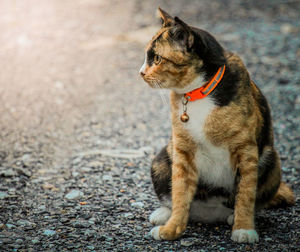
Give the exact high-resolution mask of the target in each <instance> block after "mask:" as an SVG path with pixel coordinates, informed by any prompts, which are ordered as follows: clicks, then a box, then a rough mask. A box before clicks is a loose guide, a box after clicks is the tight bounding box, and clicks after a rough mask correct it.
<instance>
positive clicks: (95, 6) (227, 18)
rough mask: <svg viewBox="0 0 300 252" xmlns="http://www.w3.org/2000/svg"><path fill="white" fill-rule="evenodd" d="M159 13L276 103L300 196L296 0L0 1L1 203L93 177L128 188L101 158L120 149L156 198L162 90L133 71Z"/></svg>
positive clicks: (281, 139) (165, 129)
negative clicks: (239, 66) (225, 53)
mask: <svg viewBox="0 0 300 252" xmlns="http://www.w3.org/2000/svg"><path fill="white" fill-rule="evenodd" d="M158 6H161V8H163V9H165V10H166V11H167V12H169V13H170V14H171V15H174V16H176V15H177V16H179V17H180V18H182V19H183V20H184V21H186V22H187V23H188V24H190V25H193V26H197V27H200V28H202V29H205V30H208V31H209V32H210V33H212V34H213V35H214V36H215V37H216V38H217V39H218V40H219V41H220V43H221V44H222V45H223V46H224V47H225V48H226V49H228V50H231V51H233V52H236V53H238V54H239V55H240V56H241V58H242V59H243V60H244V62H245V64H246V66H247V68H248V70H249V72H250V74H251V76H252V78H253V79H254V80H255V81H256V82H257V84H258V85H259V87H260V88H261V89H262V90H263V92H264V93H265V94H266V96H267V98H268V100H269V102H270V104H271V107H272V113H273V118H274V129H275V138H276V148H277V149H278V150H279V152H280V155H281V160H282V164H283V172H284V178H285V180H287V181H288V182H289V183H291V184H292V185H293V187H294V189H296V190H298V191H299V187H298V182H297V174H299V167H300V161H299V160H300V134H299V133H300V128H299V127H300V126H299V125H300V124H299V121H300V71H299V69H300V1H297V0H294V1H291V0H286V1H284V0H269V1H267V0H261V1H251V0H244V1H240V0H224V1H218V0H209V1H208V0H201V1H200V0H189V1H180V0H172V1H171V0H160V1H146V0H143V1H142V0H110V1H107V0H63V1H61V0H44V1H38V0H0V177H1V186H2V191H3V192H4V193H6V195H8V196H5V194H2V195H4V196H2V198H6V197H12V196H14V195H15V197H16V201H15V202H17V201H18V200H17V199H23V200H24V198H23V196H22V194H23V191H22V190H25V191H26V190H27V191H28V195H29V198H30V197H31V196H30V195H33V194H34V192H36V191H39V190H41V188H43V190H44V191H41V192H40V196H36V197H37V198H36V200H37V201H39V200H41V199H42V198H43V197H44V195H45V194H47V193H49V190H50V191H51V190H52V189H53V188H54V189H53V190H54V192H55V195H60V194H59V193H57V191H55V190H56V189H57V190H58V191H59V192H60V193H61V195H64V193H65V192H67V191H68V189H69V188H72V187H75V185H76V186H79V187H80V186H82V188H84V185H83V184H84V183H87V181H89V179H91V178H88V179H87V177H88V175H89V174H90V175H95V174H96V175H97V176H98V177H97V178H98V182H95V181H90V183H91V184H94V183H102V182H103V181H107V180H111V181H112V182H113V178H114V176H115V177H116V178H117V179H121V182H120V184H119V182H118V183H117V184H118V187H117V188H118V189H117V190H123V189H121V188H123V187H124V188H127V187H128V184H126V183H127V182H124V181H126V176H127V175H124V176H125V179H124V178H120V177H118V176H119V174H120V171H123V170H122V169H123V168H124V167H125V166H126V165H127V166H126V167H128V161H120V160H118V159H111V158H110V157H109V155H108V157H107V156H105V155H102V154H103V152H101V150H103V151H106V154H107V152H110V151H111V150H116V149H122V150H127V151H128V153H127V154H128V155H129V154H130V153H131V154H133V155H137V156H139V155H140V156H142V157H143V159H137V161H134V162H133V163H132V162H131V163H130V165H131V167H134V172H132V173H130V174H128V176H133V179H136V180H138V181H146V182H145V183H146V184H147V186H145V187H144V189H141V190H140V193H141V194H142V193H145V195H147V194H151V193H152V187H151V184H150V177H149V174H148V172H149V167H150V162H151V159H152V157H153V155H154V154H155V153H156V152H157V151H158V150H159V149H160V148H161V147H162V146H163V145H165V144H166V143H167V141H168V138H169V136H170V121H169V106H168V92H167V91H157V90H152V89H150V88H149V87H148V86H147V84H146V83H144V82H143V81H142V79H141V78H140V77H139V76H138V71H139V68H140V67H141V65H142V63H143V62H144V47H145V45H146V43H147V42H148V41H149V40H150V39H151V37H152V36H153V35H154V33H155V32H156V31H157V30H158V29H159V26H160V22H159V20H158V19H157V17H156V10H157V8H158ZM138 150H142V152H135V151H138ZM141 153H142V154H141ZM143 153H146V154H147V155H146V154H145V156H143V155H144V154H143ZM125 156H126V153H125ZM124 162H125V163H124ZM130 165H129V166H130ZM24 174H25V175H24ZM124 174H125V173H124ZM132 174H135V175H132ZM104 175H107V176H108V177H104ZM22 176H23V177H22ZM109 176H110V177H109ZM134 176H136V177H134ZM79 179H83V181H81V182H80V181H79ZM20 181H21V182H22V181H23V182H22V183H21V186H20ZM99 181H100V182H99ZM101 181H102V182H101ZM141 184H143V183H142V182H141ZM14 187H15V188H17V189H16V190H13V189H12V190H10V189H11V188H14ZM55 188H56V189H55ZM113 188H115V186H112V187H110V188H109V189H107V191H106V194H107V192H108V191H111V192H112V195H113V194H114V193H115V192H114V190H115V189H113ZM47 190H48V191H47ZM82 190H83V189H82ZM124 190H125V189H124ZM132 190H133V191H132V192H133V194H134V193H135V190H137V189H135V190H134V189H132ZM149 192H151V193H149ZM85 193H86V192H85ZM50 194H51V193H50ZM16 195H17V196H16ZM129 195H130V194H129ZM48 196H49V195H48ZM152 196H153V195H152ZM152 196H151V197H152ZM49 197H50V196H49ZM51 197H52V198H53V199H57V198H55V197H59V196H54V194H51ZM62 197H63V196H62ZM112 197H113V196H112ZM127 197H129V196H128V195H127ZM145 197H147V196H145ZM27 200H28V198H27ZM118 200H120V198H119V199H118ZM124 200H126V199H125V198H124ZM10 202H11V201H10ZM100 202H101V201H100ZM10 204H13V203H9V204H8V207H9V205H10ZM14 204H17V206H18V204H19V203H14ZM20 204H23V203H20ZM24 204H25V203H24ZM27 204H29V203H28V202H27ZM32 204H33V203H32ZM47 204H48V203H47ZM99 204H100V203H99ZM29 205H30V204H29ZM50 205H51V204H50ZM7 218H12V217H7Z"/></svg>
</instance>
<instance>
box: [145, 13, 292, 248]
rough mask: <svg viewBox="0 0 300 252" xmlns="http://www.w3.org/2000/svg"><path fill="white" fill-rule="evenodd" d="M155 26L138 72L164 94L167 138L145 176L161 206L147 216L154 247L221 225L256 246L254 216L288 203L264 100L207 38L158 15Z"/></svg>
mask: <svg viewBox="0 0 300 252" xmlns="http://www.w3.org/2000/svg"><path fill="white" fill-rule="evenodd" d="M158 12H159V15H160V18H161V20H162V27H161V29H160V30H159V31H158V32H157V34H156V35H155V36H154V37H153V38H152V40H151V41H150V42H149V44H148V45H147V46H146V50H145V51H146V57H145V62H144V64H143V66H142V67H141V69H140V75H141V76H142V78H143V79H144V80H145V81H146V82H147V83H148V84H149V86H150V87H153V88H158V87H159V88H164V89H169V90H170V91H171V94H170V103H171V113H172V134H171V135H172V136H171V139H170V141H169V143H168V144H167V146H166V147H164V148H163V149H162V150H161V151H160V153H159V154H158V155H157V156H156V157H155V158H154V160H153V162H152V167H151V177H152V182H153V185H154V189H155V192H156V194H157V196H158V198H159V200H160V202H161V204H162V207H160V208H158V209H157V210H155V211H154V212H153V213H152V214H151V216H150V222H151V223H152V224H154V225H156V227H154V228H153V229H152V230H151V235H152V237H153V238H154V239H156V240H161V239H163V240H174V239H177V238H179V237H180V236H181V235H182V234H183V232H184V231H185V230H186V226H187V223H188V221H189V220H191V221H202V222H206V223H212V222H219V221H224V222H228V224H230V225H232V234H231V239H232V240H233V241H235V242H246V243H254V242H258V241H259V236H258V233H257V232H256V230H255V212H256V210H258V209H261V208H271V207H276V206H290V205H293V204H294V201H295V199H294V194H293V191H292V190H291V189H290V188H289V187H288V186H287V185H286V184H285V183H284V182H282V181H281V168H280V159H279V156H278V154H277V152H276V150H275V149H274V139H273V129H272V118H271V115H270V108H269V105H268V103H267V100H266V98H265V97H264V95H263V94H262V93H261V91H260V89H259V88H258V87H257V86H256V85H255V83H254V82H253V81H252V80H251V78H250V76H249V73H248V71H247V69H246V67H245V66H244V64H243V62H242V60H241V59H240V58H239V57H238V56H237V55H236V54H234V53H232V52H229V51H226V50H224V49H223V48H222V46H221V45H220V44H219V43H218V42H217V41H216V39H215V38H214V37H213V36H212V35H211V34H209V33H208V32H206V31H204V30H201V29H198V28H195V27H192V26H189V25H188V24H186V23H185V22H183V21H182V20H181V19H179V18H178V17H175V18H173V17H172V16H170V15H169V14H168V13H167V12H165V11H164V10H162V9H160V8H159V10H158Z"/></svg>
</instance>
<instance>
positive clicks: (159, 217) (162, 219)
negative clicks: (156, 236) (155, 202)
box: [149, 207, 171, 226]
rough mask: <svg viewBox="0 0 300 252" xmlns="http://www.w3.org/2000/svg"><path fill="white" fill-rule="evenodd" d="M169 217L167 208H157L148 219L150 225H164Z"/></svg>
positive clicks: (169, 211) (169, 213)
mask: <svg viewBox="0 0 300 252" xmlns="http://www.w3.org/2000/svg"><path fill="white" fill-rule="evenodd" d="M170 216H171V210H170V209H169V208H168V207H160V208H157V209H156V210H155V211H154V212H153V213H152V214H151V215H150V217H149V221H150V223H151V224H153V225H155V226H157V225H164V224H165V223H166V222H167V221H168V219H169V218H170Z"/></svg>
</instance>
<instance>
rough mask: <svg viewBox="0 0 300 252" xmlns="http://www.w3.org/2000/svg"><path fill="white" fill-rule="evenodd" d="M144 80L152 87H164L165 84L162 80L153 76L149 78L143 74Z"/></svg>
mask: <svg viewBox="0 0 300 252" xmlns="http://www.w3.org/2000/svg"><path fill="white" fill-rule="evenodd" d="M142 77H143V79H144V81H145V82H146V83H147V84H148V85H149V86H150V87H151V88H163V84H162V83H161V81H159V80H157V79H153V78H147V77H145V76H142Z"/></svg>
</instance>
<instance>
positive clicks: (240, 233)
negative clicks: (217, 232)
mask: <svg viewBox="0 0 300 252" xmlns="http://www.w3.org/2000/svg"><path fill="white" fill-rule="evenodd" d="M231 240H233V241H235V242H239V243H255V242H258V241H259V237H258V234H257V232H256V231H255V230H253V229H248V230H247V229H237V230H234V231H233V232H232V234H231Z"/></svg>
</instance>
